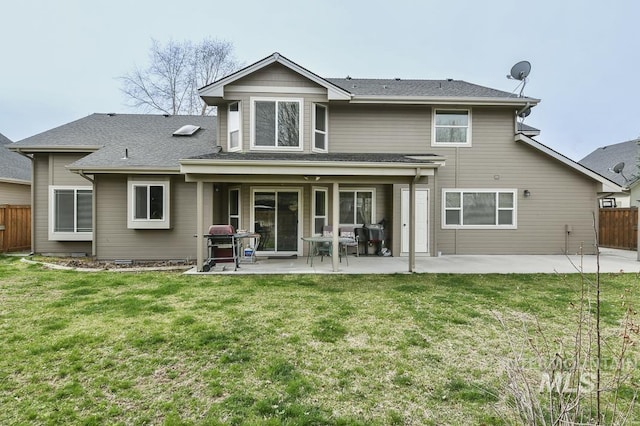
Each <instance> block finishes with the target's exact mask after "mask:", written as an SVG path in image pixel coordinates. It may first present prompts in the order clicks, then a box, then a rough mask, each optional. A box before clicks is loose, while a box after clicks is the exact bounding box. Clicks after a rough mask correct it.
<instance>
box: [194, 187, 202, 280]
mask: <svg viewBox="0 0 640 426" xmlns="http://www.w3.org/2000/svg"><path fill="white" fill-rule="evenodd" d="M203 201H204V183H203V182H202V181H201V180H199V181H197V182H196V241H197V243H196V244H198V246H197V248H196V262H197V263H196V271H198V272H201V271H202V265H203V264H204V225H203V219H204V210H203V209H204V202H203Z"/></svg>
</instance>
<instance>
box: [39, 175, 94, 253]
mask: <svg viewBox="0 0 640 426" xmlns="http://www.w3.org/2000/svg"><path fill="white" fill-rule="evenodd" d="M92 238H93V188H91V187H90V186H77V187H74V186H50V187H49V240H52V241H91V240H92Z"/></svg>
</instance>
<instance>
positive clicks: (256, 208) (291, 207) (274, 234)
mask: <svg viewBox="0 0 640 426" xmlns="http://www.w3.org/2000/svg"><path fill="white" fill-rule="evenodd" d="M300 199H301V190H299V189H266V188H264V189H263V188H260V189H254V190H253V191H252V206H253V210H252V222H253V224H254V231H255V232H257V233H259V234H260V236H261V238H260V243H259V245H258V251H259V252H262V253H263V254H269V253H274V254H284V255H289V254H300V255H302V253H301V250H299V248H301V247H300V237H301V224H302V218H301V214H302V212H301V208H300V207H301V206H300ZM299 251H300V253H299Z"/></svg>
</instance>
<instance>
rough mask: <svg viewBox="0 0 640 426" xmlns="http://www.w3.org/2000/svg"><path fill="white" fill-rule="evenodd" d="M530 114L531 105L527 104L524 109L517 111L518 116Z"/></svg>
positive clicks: (522, 116) (523, 116)
mask: <svg viewBox="0 0 640 426" xmlns="http://www.w3.org/2000/svg"><path fill="white" fill-rule="evenodd" d="M529 114H531V106H530V105H527V106H526V107H525V108H524V109H522V110H520V111H518V117H520V118H525V117H528V116H529Z"/></svg>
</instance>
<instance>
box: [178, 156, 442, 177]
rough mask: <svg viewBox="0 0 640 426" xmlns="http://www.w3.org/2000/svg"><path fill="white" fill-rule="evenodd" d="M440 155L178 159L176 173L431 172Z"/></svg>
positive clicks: (410, 174) (404, 174)
mask: <svg viewBox="0 0 640 426" xmlns="http://www.w3.org/2000/svg"><path fill="white" fill-rule="evenodd" d="M444 161H445V160H444V158H443V157H432V158H430V161H429V162H419V161H416V162H415V163H414V162H403V163H394V162H359V161H287V162H286V163H285V164H283V162H282V161H264V160H216V159H187V160H181V161H180V173H183V174H186V175H188V176H189V175H191V176H193V175H225V174H232V175H280V176H291V175H296V176H354V177H355V176H396V177H416V176H418V177H422V176H433V175H434V173H435V172H434V170H435V169H437V168H439V167H440V166H442V165H444Z"/></svg>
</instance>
